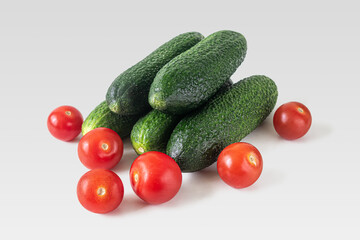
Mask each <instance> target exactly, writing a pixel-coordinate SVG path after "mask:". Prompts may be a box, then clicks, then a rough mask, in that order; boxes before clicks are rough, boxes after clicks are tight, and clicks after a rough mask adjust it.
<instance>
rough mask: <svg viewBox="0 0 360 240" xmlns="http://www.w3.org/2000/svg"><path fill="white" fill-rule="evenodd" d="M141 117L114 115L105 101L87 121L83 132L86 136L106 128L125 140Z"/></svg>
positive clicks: (82, 129)
mask: <svg viewBox="0 0 360 240" xmlns="http://www.w3.org/2000/svg"><path fill="white" fill-rule="evenodd" d="M140 117H142V115H131V116H121V115H119V114H116V113H113V112H112V111H110V109H109V108H108V106H107V103H106V101H103V102H102V103H100V104H99V105H98V106H97V107H96V108H95V109H94V110H93V111H92V112H91V113H90V114H89V116H88V117H87V118H86V119H85V121H84V122H83V124H82V127H81V132H82V134H83V135H85V134H86V133H88V132H89V131H91V130H93V129H95V128H99V127H105V128H110V129H112V130H114V131H115V132H117V134H119V136H120V137H121V138H124V137H126V136H128V135H129V134H130V132H131V129H132V127H133V126H134V124H135V123H136V121H137V120H138V119H139V118H140Z"/></svg>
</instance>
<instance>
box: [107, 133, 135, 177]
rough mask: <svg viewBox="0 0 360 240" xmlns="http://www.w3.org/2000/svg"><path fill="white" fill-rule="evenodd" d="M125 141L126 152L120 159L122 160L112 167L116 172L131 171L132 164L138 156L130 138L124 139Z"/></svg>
mask: <svg viewBox="0 0 360 240" xmlns="http://www.w3.org/2000/svg"><path fill="white" fill-rule="evenodd" d="M123 143H124V153H123V156H122V158H121V160H120V162H119V163H118V164H117V165H116V166H115V167H114V168H113V169H112V170H113V171H115V172H122V171H129V169H130V167H131V164H132V163H133V162H134V160H135V159H136V158H137V157H138V155H137V154H136V152H135V151H134V149H133V147H132V145H131V141H130V138H129V137H128V138H125V139H124V140H123Z"/></svg>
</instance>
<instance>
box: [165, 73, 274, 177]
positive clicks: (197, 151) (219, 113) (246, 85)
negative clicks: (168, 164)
mask: <svg viewBox="0 0 360 240" xmlns="http://www.w3.org/2000/svg"><path fill="white" fill-rule="evenodd" d="M277 96H278V92H277V87H276V85H275V83H274V82H273V81H272V80H271V79H270V78H268V77H266V76H260V75H256V76H251V77H249V78H245V79H243V80H241V81H239V82H237V83H235V84H234V85H232V86H231V87H230V88H229V89H228V90H226V91H224V92H222V93H220V94H218V95H217V96H215V97H214V98H213V99H212V100H211V101H210V102H209V103H207V104H206V105H205V106H204V107H202V108H201V109H199V110H197V111H195V112H194V113H192V114H190V115H188V116H186V117H185V118H183V119H182V120H181V121H180V122H179V124H178V125H177V126H176V127H175V129H174V131H173V133H172V134H171V136H170V139H169V142H168V145H167V149H166V153H167V154H168V155H169V156H170V157H172V158H173V159H175V161H176V162H177V164H178V165H179V166H180V168H181V170H182V171H183V172H194V171H198V170H201V169H203V168H205V167H208V166H210V165H211V164H213V163H214V162H215V161H216V160H217V157H218V155H219V153H220V152H221V151H222V150H223V149H224V148H225V147H226V146H228V145H230V144H232V143H235V142H239V141H240V140H241V139H242V138H244V137H245V136H246V135H248V134H249V133H250V132H252V131H253V130H254V129H255V128H256V127H257V126H258V125H259V124H260V123H261V122H263V121H264V120H265V118H266V117H267V116H268V115H269V114H270V112H271V111H272V110H273V108H274V106H275V104H276V100H277Z"/></svg>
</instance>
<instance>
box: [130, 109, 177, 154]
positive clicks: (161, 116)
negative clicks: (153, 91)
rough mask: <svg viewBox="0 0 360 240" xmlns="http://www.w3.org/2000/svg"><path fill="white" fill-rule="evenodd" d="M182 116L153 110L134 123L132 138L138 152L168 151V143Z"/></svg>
mask: <svg viewBox="0 0 360 240" xmlns="http://www.w3.org/2000/svg"><path fill="white" fill-rule="evenodd" d="M180 120H181V116H179V115H172V114H167V113H162V112H160V111H158V110H152V111H151V112H149V113H148V114H147V115H145V116H144V117H142V118H140V119H139V121H137V122H136V124H135V125H134V127H133V129H132V131H131V134H130V139H131V143H132V146H133V148H134V150H135V152H136V153H137V154H139V155H140V154H143V153H146V152H149V151H159V152H163V153H165V152H166V144H167V142H168V140H169V138H170V135H171V133H172V131H173V129H174V128H175V126H176V124H177V123H178V122H179V121H180Z"/></svg>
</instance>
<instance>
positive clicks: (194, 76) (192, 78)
mask: <svg viewBox="0 0 360 240" xmlns="http://www.w3.org/2000/svg"><path fill="white" fill-rule="evenodd" d="M246 50H247V44H246V40H245V38H244V36H243V35H241V34H240V33H237V32H233V31H228V30H225V31H219V32H215V33H213V34H211V35H210V36H208V37H206V38H205V39H204V40H202V41H201V42H200V43H198V44H196V45H195V46H194V47H192V48H191V49H189V50H188V51H186V52H184V53H182V54H180V55H179V56H177V57H175V58H174V59H172V60H171V61H170V62H168V63H167V64H166V65H165V66H164V67H162V68H161V69H160V71H159V72H158V73H157V74H156V77H155V79H154V81H153V83H152V84H151V87H150V92H149V103H150V105H151V106H152V107H153V108H154V109H157V110H159V111H162V112H165V113H171V114H179V115H181V114H185V113H188V112H190V111H192V110H194V109H196V108H198V107H199V106H201V105H203V104H204V103H205V102H206V101H207V100H208V99H209V98H210V97H211V96H213V95H214V94H215V93H216V92H217V91H218V90H219V89H220V87H221V86H222V85H223V84H224V83H225V81H226V80H227V79H229V78H230V76H231V75H232V74H233V73H234V72H235V71H236V69H237V68H238V67H239V66H240V64H241V63H242V61H243V60H244V58H245V55H246Z"/></svg>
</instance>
